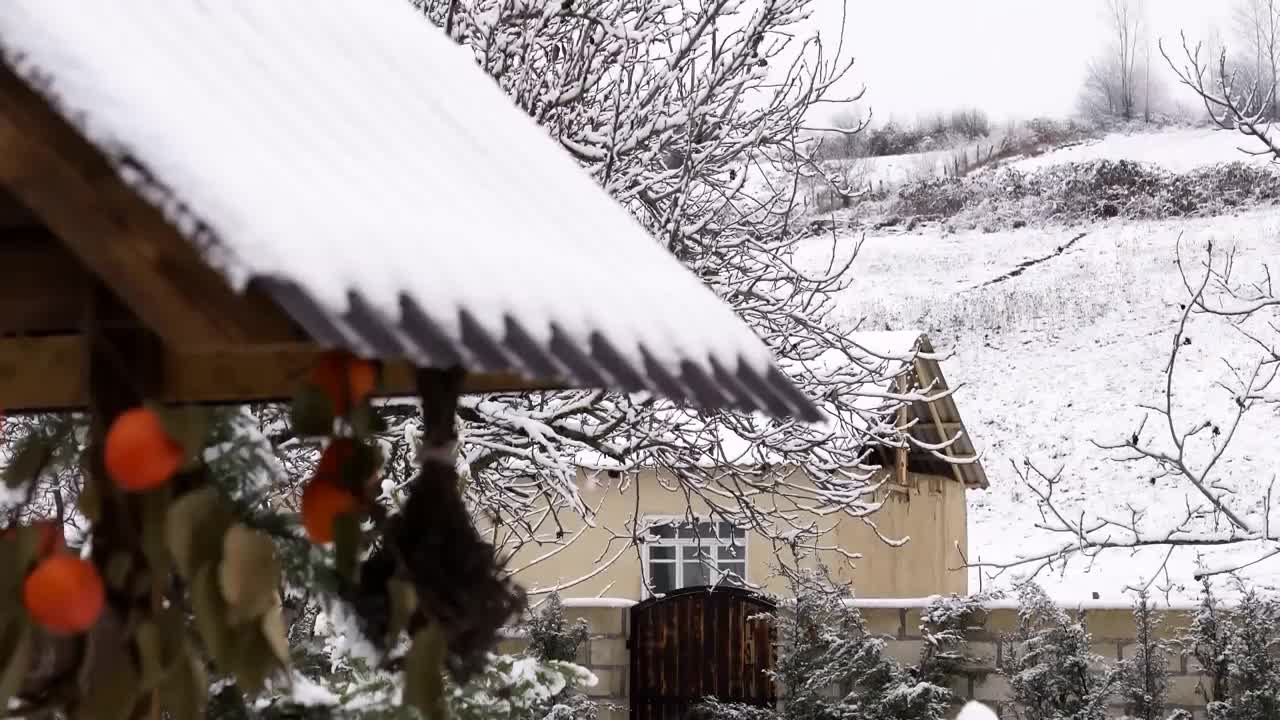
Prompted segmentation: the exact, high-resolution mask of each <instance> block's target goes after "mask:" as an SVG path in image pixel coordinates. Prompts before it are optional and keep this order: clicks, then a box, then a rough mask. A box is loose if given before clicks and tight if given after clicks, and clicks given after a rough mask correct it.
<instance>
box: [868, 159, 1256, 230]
mask: <svg viewBox="0 0 1280 720" xmlns="http://www.w3.org/2000/svg"><path fill="white" fill-rule="evenodd" d="M1277 200H1280V173H1276V172H1275V171H1274V170H1272V169H1270V168H1267V167H1264V166H1259V165H1252V164H1247V163H1242V162H1234V163H1223V164H1219V165H1212V166H1208V167H1203V168H1197V169H1195V170H1192V171H1189V172H1186V173H1174V172H1169V171H1167V170H1163V169H1161V168H1159V167H1156V166H1154V165H1147V164H1143V163H1137V162H1133V161H1130V160H1093V161H1090V162H1082V163H1069V164H1064V165H1054V166H1050V167H1048V168H1044V169H1041V170H1038V171H1031V172H1023V171H1020V170H1017V169H1015V168H1011V167H1004V168H999V169H997V170H993V171H988V172H981V173H976V174H974V175H970V176H966V177H960V178H935V179H930V180H922V181H919V182H915V183H911V184H908V185H905V186H903V187H902V188H900V189H899V190H898V193H897V196H896V197H895V198H893V199H892V200H891V201H889V203H888V205H887V208H886V211H887V212H888V213H890V214H892V215H895V216H898V217H909V216H910V217H920V218H924V219H930V220H953V221H955V222H957V223H960V224H965V223H970V224H991V223H994V225H995V226H1014V225H1019V224H1025V223H1027V222H1030V221H1036V220H1052V221H1057V222H1067V223H1073V222H1084V221H1091V220H1098V219H1105V218H1114V217H1120V218H1127V219H1163V218H1174V217H1207V216H1215V215H1221V214H1224V213H1227V212H1230V211H1232V210H1234V209H1238V208H1244V207H1250V206H1254V205H1260V204H1267V203H1274V202H1276V201H1277Z"/></svg>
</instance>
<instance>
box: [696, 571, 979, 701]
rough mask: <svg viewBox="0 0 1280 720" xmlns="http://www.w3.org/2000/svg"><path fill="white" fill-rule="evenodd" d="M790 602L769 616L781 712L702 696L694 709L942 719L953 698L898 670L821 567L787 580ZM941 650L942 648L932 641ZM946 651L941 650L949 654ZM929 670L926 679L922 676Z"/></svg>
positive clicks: (917, 673) (918, 675)
mask: <svg viewBox="0 0 1280 720" xmlns="http://www.w3.org/2000/svg"><path fill="white" fill-rule="evenodd" d="M791 584H792V587H791V594H792V595H793V596H794V597H795V601H794V605H793V607H792V608H790V609H788V610H784V611H782V612H780V613H779V615H778V617H777V618H776V620H775V621H776V622H777V623H778V630H779V646H778V661H777V666H776V668H775V670H774V678H773V679H774V681H775V682H777V683H778V684H779V685H780V686H781V687H782V689H783V691H784V694H785V697H784V699H783V709H782V711H781V712H780V713H778V712H775V711H773V710H771V709H762V708H754V707H750V706H744V705H738V704H733V703H723V702H715V701H710V700H709V701H707V702H705V703H703V704H702V705H700V706H699V707H698V708H697V709H696V712H695V713H694V714H695V716H697V717H703V718H711V719H714V720H770V719H773V720H942V718H944V717H946V714H947V710H948V709H949V708H950V706H951V705H952V703H953V702H954V701H955V696H954V694H953V693H952V692H951V690H950V689H948V688H947V687H946V685H945V682H941V683H938V682H934V681H933V679H934V677H935V676H934V674H933V673H932V672H922V671H921V669H920V668H919V667H904V666H902V665H901V664H900V663H898V662H897V661H895V660H894V659H893V658H891V657H889V656H888V654H887V653H886V652H885V640H884V639H883V638H880V637H876V636H875V635H873V634H871V632H870V630H869V629H868V628H867V626H866V623H865V622H864V621H863V619H862V615H861V613H859V612H858V610H857V608H855V607H853V606H852V605H851V604H850V603H849V602H848V601H849V600H851V599H852V598H851V596H850V594H849V592H848V590H847V588H844V587H832V585H831V584H830V581H829V580H828V579H827V577H826V575H825V573H824V572H822V571H821V570H810V571H803V572H801V573H799V574H798V575H796V576H794V577H792V579H791ZM939 646H940V647H941V645H939ZM950 651H951V650H948V652H950ZM926 675H928V676H929V677H925V676H926Z"/></svg>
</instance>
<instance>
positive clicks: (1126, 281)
mask: <svg viewBox="0 0 1280 720" xmlns="http://www.w3.org/2000/svg"><path fill="white" fill-rule="evenodd" d="M1168 134H1169V135H1173V136H1175V137H1173V138H1166V139H1164V140H1159V139H1157V138H1153V137H1143V138H1141V139H1135V140H1134V141H1133V142H1132V143H1124V142H1120V141H1118V140H1117V141H1115V142H1112V143H1110V144H1107V143H1106V142H1105V141H1104V143H1100V145H1101V148H1102V149H1103V150H1105V149H1107V148H1120V150H1125V151H1126V152H1128V151H1132V152H1130V156H1131V157H1133V159H1139V156H1140V153H1138V152H1137V148H1140V147H1149V148H1157V147H1166V148H1170V149H1171V150H1170V154H1171V155H1172V156H1178V155H1180V153H1177V152H1173V150H1172V148H1175V147H1176V146H1177V144H1178V140H1179V139H1185V140H1188V141H1189V142H1190V143H1191V144H1192V145H1193V146H1194V147H1193V149H1192V150H1188V151H1187V152H1186V153H1181V155H1184V156H1192V155H1195V154H1196V153H1202V151H1203V154H1202V156H1203V155H1206V154H1207V153H1208V150H1207V149H1205V146H1207V145H1208V144H1210V143H1211V142H1217V140H1216V139H1209V138H1210V137H1211V136H1209V135H1208V134H1207V133H1203V132H1200V131H1195V132H1188V131H1177V132H1175V133H1168ZM1222 137H1227V138H1229V137H1231V136H1228V135H1225V134H1222ZM1218 147H1219V151H1220V152H1219V155H1218V158H1219V160H1223V159H1226V160H1230V159H1235V158H1236V157H1237V155H1236V154H1235V152H1234V149H1233V146H1232V145H1230V144H1229V143H1228V144H1222V145H1219V146H1218ZM1126 148H1127V150H1126ZM1072 150H1075V149H1072ZM1120 150H1117V151H1116V152H1120ZM1060 152H1062V153H1066V152H1070V150H1063V151H1060ZM1056 154H1057V153H1051V154H1049V155H1046V156H1045V158H1052V157H1053V156H1054V155H1056ZM1077 154H1078V153H1077ZM1143 157H1144V158H1150V157H1151V156H1150V155H1147V156H1143ZM1037 160H1038V161H1043V160H1044V158H1037ZM1184 160H1185V161H1187V162H1190V161H1191V160H1190V158H1189V157H1184ZM1081 233H1084V235H1083V237H1079V238H1078V239H1077V240H1076V242H1074V243H1073V244H1071V246H1070V247H1069V248H1068V249H1066V250H1065V251H1062V252H1061V253H1060V254H1058V250H1059V248H1062V247H1063V246H1065V245H1066V244H1067V243H1068V242H1070V241H1072V240H1073V239H1076V238H1077V236H1079V235H1081ZM1210 240H1212V241H1213V242H1214V243H1215V246H1216V247H1218V248H1221V249H1225V248H1227V247H1234V248H1235V249H1236V251H1237V253H1238V255H1237V258H1236V267H1237V272H1239V273H1245V274H1252V273H1256V272H1257V271H1258V270H1259V268H1260V267H1261V265H1262V264H1263V263H1264V262H1265V263H1269V264H1270V265H1271V271H1272V274H1273V275H1274V274H1276V273H1277V272H1280V266H1278V265H1277V261H1278V260H1280V209H1277V208H1265V209H1257V210H1252V211H1248V212H1244V213H1240V214H1237V215H1232V216H1225V217H1216V218H1202V219H1195V220H1175V221H1163V222H1140V223H1134V222H1123V221H1109V222H1103V223H1096V224H1092V225H1079V226H1071V227H1060V226H1042V227H1028V228H1023V229H1019V230H1012V231H1007V232H995V233H984V232H981V231H971V232H961V233H953V234H945V233H943V232H942V231H941V230H939V229H937V228H933V227H926V228H924V229H922V230H919V231H916V232H914V233H909V234H884V235H869V236H867V238H866V240H865V242H864V244H863V245H862V248H861V251H860V253H859V255H858V258H857V260H856V263H855V265H854V267H853V270H852V272H853V279H852V284H851V286H850V287H849V288H848V289H847V290H846V291H844V293H843V295H842V297H841V302H840V311H841V313H842V314H843V318H842V319H843V321H844V322H845V323H846V324H847V325H848V326H849V327H855V326H858V327H861V328H863V329H868V330H870V329H876V330H879V329H904V328H920V329H922V330H924V331H926V332H928V333H929V335H930V336H931V337H932V339H933V340H934V342H935V345H938V346H940V347H941V348H942V349H946V350H949V351H951V352H952V353H953V355H952V357H951V358H950V359H948V360H946V361H944V363H943V370H944V372H945V373H946V375H947V378H948V380H949V381H950V382H951V383H952V384H953V385H963V387H962V388H961V389H960V391H959V392H958V394H957V403H958V405H959V408H960V413H961V415H962V416H963V418H964V420H965V423H966V425H967V427H968V429H969V431H970V433H971V434H972V436H973V440H974V442H975V445H977V446H978V448H979V450H980V451H981V452H982V453H983V462H984V467H985V468H986V471H987V474H988V476H989V478H990V480H991V488H990V489H989V490H987V491H973V492H971V493H970V497H969V503H970V510H969V557H970V558H971V559H972V560H975V561H983V562H1001V561H1009V560H1012V559H1014V558H1015V557H1016V556H1018V555H1019V554H1026V553H1035V552H1037V551H1043V550H1047V549H1050V548H1054V547H1058V546H1061V545H1063V544H1065V543H1068V542H1069V540H1070V538H1068V537H1064V536H1054V535H1051V534H1049V533H1046V532H1045V531H1043V530H1040V529H1038V527H1037V526H1038V524H1040V522H1041V518H1040V515H1039V513H1038V511H1037V508H1036V502H1035V497H1034V495H1033V494H1032V493H1031V492H1030V491H1029V490H1028V488H1027V487H1026V486H1025V485H1024V484H1023V483H1022V482H1021V481H1020V480H1019V477H1018V473H1017V472H1016V469H1015V468H1016V466H1020V465H1021V464H1022V463H1023V462H1024V461H1030V462H1032V463H1034V464H1035V466H1036V467H1038V468H1039V469H1041V470H1043V471H1045V472H1046V473H1048V474H1053V473H1058V472H1060V473H1061V482H1060V484H1059V486H1058V488H1057V490H1056V495H1055V498H1056V499H1057V500H1059V501H1061V505H1062V507H1063V508H1065V509H1067V510H1068V511H1070V512H1072V513H1074V514H1077V515H1078V514H1079V513H1080V512H1087V513H1090V514H1094V515H1101V516H1104V517H1108V518H1113V519H1117V520H1121V519H1128V518H1129V517H1130V509H1129V508H1131V507H1132V508H1146V509H1147V516H1146V518H1145V520H1144V522H1145V523H1146V525H1145V526H1146V527H1149V528H1162V527H1168V525H1169V523H1171V522H1173V521H1174V520H1175V519H1180V518H1181V517H1182V516H1183V515H1184V514H1185V510H1186V502H1188V501H1190V502H1192V503H1195V504H1199V499H1198V496H1195V495H1190V494H1188V490H1189V488H1188V487H1187V486H1186V485H1185V484H1184V483H1180V482H1178V481H1176V480H1174V479H1173V478H1166V479H1158V480H1155V481H1154V482H1153V480H1152V476H1153V469H1154V468H1153V467H1152V466H1151V465H1149V464H1127V463H1123V462H1119V461H1118V460H1117V459H1116V456H1114V454H1110V453H1109V452H1108V451H1106V450H1103V449H1101V448H1098V447H1097V446H1095V445H1094V444H1093V443H1094V442H1095V441H1096V442H1102V443H1106V442H1122V441H1123V440H1124V439H1126V438H1128V437H1129V436H1130V435H1131V433H1132V432H1133V431H1134V430H1135V429H1136V428H1137V427H1138V424H1139V423H1140V422H1141V420H1142V418H1143V416H1144V414H1147V415H1150V413H1149V412H1148V411H1145V410H1143V409H1141V408H1140V407H1139V406H1140V405H1142V404H1157V403H1161V402H1162V401H1163V389H1164V375H1163V372H1164V368H1165V366H1166V364H1167V359H1168V354H1169V350H1170V345H1171V342H1172V337H1173V334H1174V332H1175V329H1176V326H1177V322H1178V320H1179V317H1180V315H1181V309H1180V305H1181V304H1182V303H1185V302H1186V299H1187V297H1188V293H1187V291H1186V289H1185V288H1184V287H1183V284H1182V280H1181V275H1180V274H1179V272H1178V269H1177V266H1176V265H1175V263H1174V258H1175V251H1176V249H1177V248H1178V246H1179V242H1181V247H1182V249H1183V251H1184V257H1186V258H1189V259H1191V258H1194V259H1195V260H1197V261H1198V260H1201V259H1203V257H1204V248H1205V245H1206V243H1207V242H1208V241H1210ZM853 242H854V238H853V237H848V238H845V239H842V242H841V244H840V246H839V249H838V250H837V252H838V253H841V254H846V255H847V253H848V252H850V251H851V247H852V244H853ZM830 251H831V243H830V237H829V236H828V237H826V238H815V240H814V241H813V242H812V244H811V245H809V246H807V247H806V248H805V250H804V252H803V253H802V258H801V259H802V262H804V263H811V264H812V266H813V267H818V266H820V265H825V260H826V257H827V254H828V253H829V252H830ZM1040 258H1048V259H1046V260H1044V261H1043V262H1039V263H1037V264H1035V265H1033V266H1031V267H1029V268H1027V269H1026V270H1025V271H1023V272H1022V273H1021V274H1019V275H1016V276H1014V277H1009V278H1007V279H1003V280H999V281H997V282H994V283H992V284H990V285H987V284H986V283H988V282H990V281H992V280H996V279H997V278H1001V277H1002V276H1004V275H1005V274H1006V273H1008V272H1010V271H1012V270H1014V269H1016V268H1017V267H1018V266H1019V265H1020V264H1022V263H1024V262H1026V261H1028V260H1035V259H1040ZM1188 335H1189V336H1190V338H1191V339H1192V344H1191V345H1190V346H1187V347H1184V348H1183V356H1182V360H1181V361H1180V363H1179V368H1180V369H1179V371H1178V373H1177V374H1176V376H1175V394H1174V397H1175V403H1176V405H1175V417H1176V420H1177V423H1178V425H1179V427H1187V426H1190V425H1193V424H1196V423H1199V422H1202V421H1204V420H1209V421H1211V422H1213V423H1215V424H1217V425H1219V426H1222V427H1227V423H1228V420H1229V418H1230V416H1231V415H1232V410H1233V407H1234V405H1233V403H1232V401H1231V398H1230V395H1229V394H1228V393H1227V392H1226V391H1224V390H1223V389H1222V388H1221V387H1220V386H1219V383H1228V384H1229V383H1231V382H1232V379H1233V376H1232V374H1231V373H1232V371H1231V368H1232V367H1240V366H1242V365H1244V364H1246V363H1247V362H1249V361H1250V360H1256V359H1257V358H1258V356H1259V353H1258V352H1257V350H1256V348H1255V347H1253V346H1251V344H1250V342H1249V341H1248V340H1247V339H1246V338H1245V337H1244V336H1243V335H1242V334H1241V333H1240V332H1238V330H1237V329H1235V328H1233V327H1231V326H1230V324H1229V323H1227V322H1226V321H1224V320H1221V319H1217V318H1209V317H1204V316H1197V317H1194V318H1193V319H1192V320H1191V322H1190V325H1189V330H1188ZM1157 420H1158V418H1157V417H1155V416H1152V417H1151V418H1150V420H1149V421H1148V426H1147V428H1146V430H1145V431H1144V433H1143V437H1144V438H1153V439H1154V438H1157V437H1158V436H1159V432H1158V431H1157ZM1277 437H1280V416H1277V415H1276V414H1275V413H1274V412H1273V411H1269V410H1267V409H1257V410H1254V411H1253V412H1251V413H1250V414H1249V415H1248V416H1247V417H1246V420H1245V422H1244V424H1243V425H1242V428H1241V430H1240V432H1239V433H1238V434H1237V436H1236V437H1235V439H1234V440H1233V441H1232V443H1231V447H1230V449H1229V450H1228V452H1227V454H1226V455H1225V457H1224V458H1223V460H1222V461H1221V465H1220V467H1219V469H1218V471H1217V472H1215V474H1214V475H1213V476H1212V477H1213V478H1216V479H1219V480H1221V481H1222V482H1223V483H1224V487H1225V488H1226V489H1227V490H1230V491H1234V492H1235V493H1236V495H1237V498H1236V500H1235V501H1234V507H1235V509H1236V510H1237V511H1238V512H1240V513H1243V514H1245V515H1246V516H1247V517H1249V518H1251V519H1254V520H1259V519H1260V518H1261V516H1262V513H1263V498H1264V497H1265V496H1266V494H1267V491H1268V487H1269V484H1270V483H1271V482H1272V479H1273V478H1274V477H1275V475H1276V473H1277V471H1278V470H1280V448H1277V445H1276V442H1277V441H1276V438H1277ZM1209 452H1211V448H1209V447H1207V446H1206V447H1199V448H1197V452H1196V454H1195V455H1193V457H1194V458H1195V459H1196V462H1203V460H1204V459H1205V458H1207V457H1208V453H1209ZM1193 464H1194V463H1193ZM1205 522H1209V521H1208V520H1206V521H1205ZM1230 552H1232V553H1233V555H1232V556H1231V557H1232V558H1233V559H1239V558H1249V557H1252V556H1251V555H1249V554H1248V553H1249V552H1250V549H1249V548H1240V547H1236V548H1235V549H1233V550H1231V551H1230ZM1222 559H1223V558H1222V556H1220V555H1213V554H1212V553H1210V554H1207V555H1205V556H1198V555H1196V554H1195V553H1194V552H1191V551H1179V552H1177V553H1175V554H1174V555H1173V556H1172V557H1171V558H1170V559H1169V561H1168V563H1167V564H1166V563H1164V552H1163V551H1143V552H1139V553H1136V554H1133V553H1130V552H1129V551H1121V550H1113V551H1107V552H1105V553H1103V554H1102V555H1101V556H1100V557H1098V558H1097V559H1096V560H1095V561H1094V562H1090V561H1089V560H1088V559H1086V558H1081V559H1077V560H1074V561H1072V562H1071V563H1070V564H1068V565H1067V566H1066V567H1065V568H1061V567H1054V568H1052V569H1051V570H1047V571H1044V572H1042V573H1041V574H1040V575H1039V578H1038V579H1039V580H1040V581H1041V582H1042V583H1043V584H1045V585H1046V587H1048V588H1049V589H1050V591H1051V592H1052V593H1054V594H1055V595H1056V596H1058V597H1060V598H1061V599H1064V600H1082V599H1093V598H1094V596H1095V593H1096V595H1097V599H1100V600H1103V601H1107V600H1116V601H1120V602H1123V601H1125V600H1126V598H1127V593H1126V588H1127V587H1129V586H1132V585H1134V584H1137V583H1141V582H1144V581H1145V580H1147V579H1149V578H1152V577H1153V576H1154V577H1155V582H1154V584H1153V587H1154V588H1164V589H1167V590H1168V592H1169V594H1170V597H1171V599H1177V598H1191V597H1194V596H1195V594H1196V591H1197V584H1196V583H1195V581H1194V580H1193V575H1194V574H1195V572H1196V570H1197V568H1198V567H1201V564H1202V563H1203V564H1205V565H1207V566H1210V567H1212V566H1213V565H1214V564H1215V563H1217V562H1219V561H1221V560H1222ZM1250 572H1251V573H1252V575H1251V576H1252V577H1255V578H1257V579H1259V580H1263V581H1266V582H1280V561H1273V562H1271V563H1270V564H1265V563H1264V564H1261V565H1258V566H1255V567H1254V568H1252V570H1251V571H1250ZM1012 577H1013V574H1012V573H1006V574H1005V575H1004V576H1003V577H1000V578H998V579H994V580H993V579H992V578H990V577H982V578H979V577H978V574H977V571H976V570H975V571H973V576H972V578H971V587H972V588H974V589H975V590H976V589H977V588H978V587H979V586H980V584H981V586H983V587H987V588H990V587H992V586H993V583H994V584H995V585H1005V584H1007V583H1008V582H1009V580H1010V579H1012Z"/></svg>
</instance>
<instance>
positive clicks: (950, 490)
mask: <svg viewBox="0 0 1280 720" xmlns="http://www.w3.org/2000/svg"><path fill="white" fill-rule="evenodd" d="M620 485H625V486H626V487H625V488H624V489H620V487H619V486H620ZM579 488H580V493H581V496H582V498H583V500H584V502H585V503H586V504H587V505H588V506H589V507H591V508H593V509H595V527H586V528H584V527H583V524H582V523H581V521H579V520H577V518H576V517H572V518H570V517H567V516H565V514H563V513H562V523H563V525H564V530H565V532H566V534H567V536H569V537H574V536H575V535H577V537H576V538H575V539H574V540H573V542H571V543H569V544H568V546H567V547H564V548H563V549H560V550H559V551H558V552H554V554H550V553H552V551H553V550H554V548H553V547H551V546H542V547H533V546H529V547H526V548H525V549H523V550H522V551H521V552H519V553H517V554H516V555H515V556H514V557H512V559H511V561H510V563H509V567H510V568H512V569H513V570H516V571H517V572H516V579H517V581H519V582H520V583H521V584H522V585H524V586H525V587H526V588H527V589H528V590H530V591H531V592H538V591H545V590H548V589H551V588H556V587H559V586H563V585H565V584H567V583H574V581H575V580H577V581H578V582H576V583H574V584H572V586H571V587H566V588H564V589H563V590H561V594H562V595H564V596H566V597H579V598H586V597H596V596H601V597H613V598H627V599H631V600H641V599H643V597H644V590H643V588H644V584H643V580H642V568H643V566H642V563H641V560H640V555H639V552H641V550H638V549H637V548H634V547H629V542H628V540H627V538H629V537H630V535H631V528H632V524H633V518H634V517H635V514H636V511H637V508H638V509H639V512H640V514H641V515H642V516H645V515H678V516H684V515H685V513H686V511H687V509H688V505H689V500H688V499H687V498H686V496H685V495H684V494H683V493H682V492H679V491H678V490H676V489H675V488H674V487H671V484H670V483H668V484H666V485H664V483H662V482H660V480H659V477H658V476H657V475H656V474H655V473H654V472H652V471H645V472H642V473H639V474H638V475H635V476H632V477H631V478H630V479H629V481H628V482H626V483H623V481H622V479H621V478H618V479H608V478H607V477H605V476H604V475H601V476H599V478H598V479H597V480H590V479H588V478H586V477H585V476H584V477H582V478H580V482H579ZM881 494H882V496H887V499H885V501H884V504H883V506H882V508H881V510H880V511H879V512H877V513H875V514H874V515H873V516H871V517H870V521H871V522H873V523H874V524H875V525H876V527H877V528H879V530H880V532H881V533H882V534H883V535H885V536H886V537H889V538H892V539H895V540H897V539H903V538H909V540H908V542H906V543H905V544H904V545H902V546H901V547H891V546H889V545H887V544H885V543H884V542H882V541H881V540H880V539H878V538H877V537H876V534H875V531H873V530H872V529H871V528H870V527H869V526H868V525H867V524H866V523H863V522H861V521H859V520H857V519H854V518H849V517H844V516H840V517H835V516H831V517H826V518H820V519H818V522H819V523H820V525H821V526H823V527H832V526H834V529H833V531H831V532H829V533H828V534H827V535H826V537H825V538H824V539H823V542H824V543H836V544H838V545H839V546H840V547H842V548H843V549H844V550H845V551H847V552H853V553H860V554H861V555H862V557H861V558H860V559H858V560H855V561H854V566H853V567H850V566H849V563H848V561H847V560H846V559H845V558H844V557H843V556H842V555H840V554H837V553H834V552H829V553H825V554H824V555H822V556H821V560H822V562H824V563H825V564H826V565H827V566H828V567H829V568H830V569H831V570H832V572H833V573H834V574H835V576H836V577H837V578H838V579H839V580H841V581H843V582H851V583H852V584H853V589H854V593H855V594H856V595H858V596H860V597H880V598H884V597H922V596H925V595H931V594H935V593H951V592H955V593H961V594H964V593H966V592H967V589H968V586H967V574H966V573H965V572H963V571H954V570H949V568H953V567H958V566H959V563H960V555H959V553H958V552H957V550H956V547H957V543H958V544H959V547H961V548H963V547H965V546H966V543H967V535H966V515H965V496H964V489H963V487H962V486H961V485H960V484H959V483H957V482H956V481H955V480H953V479H951V478H940V477H934V476H926V475H912V476H911V477H910V479H909V482H908V490H907V491H906V492H902V491H882V493H881ZM637 495H638V497H637ZM693 503H694V507H693V511H694V512H695V513H702V512H705V511H706V509H707V508H706V505H705V504H703V503H701V502H700V501H699V500H698V499H696V498H695V499H694V500H693ZM618 536H620V537H618ZM746 544H747V582H748V584H750V585H752V586H753V587H763V589H766V590H769V591H772V592H778V593H784V592H785V590H786V587H785V582H784V581H782V580H780V579H779V578H776V577H773V575H774V572H773V570H772V567H771V566H773V565H776V559H775V555H774V549H773V547H772V545H771V544H770V543H769V542H768V540H766V538H764V537H763V536H761V535H760V534H758V533H754V532H748V535H747V543H746ZM548 554H550V555H549V557H546V558H545V559H542V560H537V558H539V557H540V556H545V555H548ZM583 578H585V579H583Z"/></svg>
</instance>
